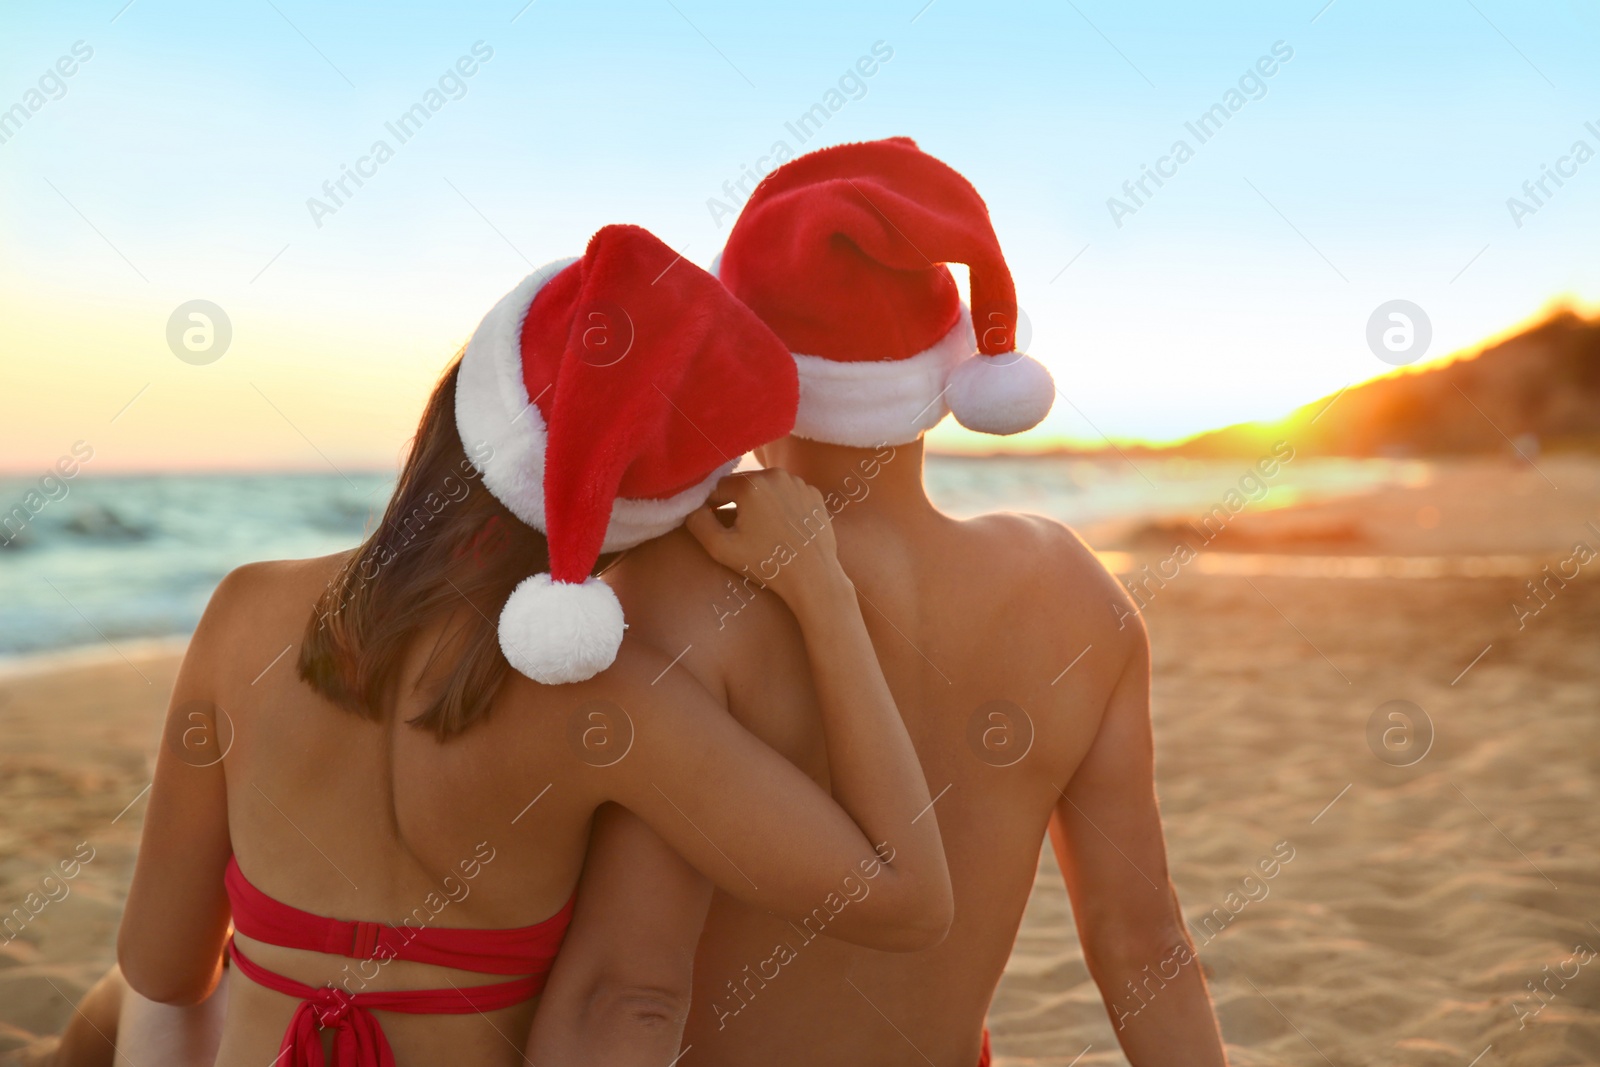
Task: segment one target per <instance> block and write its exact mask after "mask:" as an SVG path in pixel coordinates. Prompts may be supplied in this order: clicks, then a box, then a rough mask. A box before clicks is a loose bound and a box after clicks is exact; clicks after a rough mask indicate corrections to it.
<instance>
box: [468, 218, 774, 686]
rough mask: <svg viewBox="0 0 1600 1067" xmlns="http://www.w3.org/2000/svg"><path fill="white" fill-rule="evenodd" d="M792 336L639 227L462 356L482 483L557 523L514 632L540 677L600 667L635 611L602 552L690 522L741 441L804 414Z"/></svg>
mask: <svg viewBox="0 0 1600 1067" xmlns="http://www.w3.org/2000/svg"><path fill="white" fill-rule="evenodd" d="M797 400H798V386H797V384H796V379H795V369H794V362H793V361H792V360H791V359H790V358H789V354H788V352H787V350H786V349H785V347H784V345H783V342H782V341H780V340H778V338H777V337H775V336H773V333H772V331H771V330H769V329H768V328H767V327H766V326H764V325H763V324H762V322H761V320H760V319H758V318H757V317H756V316H755V315H754V314H753V313H752V312H751V311H750V310H749V309H748V308H746V307H745V306H744V305H743V304H741V303H739V301H737V300H735V299H734V298H733V297H732V296H730V295H729V294H728V292H727V290H726V289H724V288H723V287H722V286H721V285H720V284H718V282H717V280H716V279H715V278H713V277H711V276H710V275H709V274H707V273H706V272H705V271H703V270H701V269H700V268H698V267H696V266H694V264H692V263H689V262H687V261H685V260H683V258H682V257H681V256H679V255H678V254H677V253H675V252H674V251H673V250H672V249H671V248H668V247H667V246H666V245H665V244H663V243H661V241H659V240H657V239H656V238H655V237H654V236H652V235H651V234H650V233H648V232H647V231H645V230H643V229H640V228H639V227H637V226H607V227H606V228H604V229H602V230H601V231H599V232H598V233H596V234H595V235H594V237H593V238H592V239H591V240H590V241H589V247H588V249H587V250H586V251H585V252H584V255H583V258H581V259H565V260H560V261H558V262H556V263H552V264H550V265H549V266H547V267H544V268H542V269H540V270H537V271H535V272H534V273H533V274H530V275H529V276H528V277H527V278H525V279H524V280H523V281H522V284H520V285H518V286H517V287H516V288H515V289H513V290H512V291H511V292H510V293H508V294H506V295H505V296H504V297H503V298H501V300H500V302H499V303H498V304H496V305H495V306H494V308H493V310H491V311H490V312H489V314H488V315H486V316H484V319H483V322H482V323H481V324H480V325H479V326H478V329H477V331H476V332H475V333H473V335H472V339H471V340H470V341H469V342H468V343H467V348H466V352H465V353H464V354H463V355H462V357H461V370H460V373H459V376H458V378H457V382H456V428H457V429H458V430H459V431H460V434H461V440H462V443H463V444H464V445H465V446H466V448H467V452H468V454H469V455H471V456H472V458H473V462H474V464H475V465H476V466H477V468H478V470H479V472H480V473H481V474H482V475H483V483H484V485H485V486H486V487H487V488H488V490H489V491H490V492H491V493H493V494H494V495H495V497H496V499H498V500H499V501H500V502H501V503H503V504H505V505H506V507H508V508H510V509H511V511H512V512H513V513H514V514H515V515H516V516H517V517H518V518H519V519H521V520H522V521H523V522H525V523H527V524H528V525H529V526H532V527H534V528H535V529H537V530H540V531H542V532H543V533H544V534H545V536H546V538H547V539H548V542H549V546H550V571H549V573H546V574H536V575H534V576H533V577H531V578H528V579H525V580H524V581H523V582H522V583H521V584H519V585H518V586H517V588H516V590H515V591H514V592H513V593H512V594H511V597H510V599H508V600H507V601H506V605H505V609H504V610H503V611H502V612H501V614H500V648H501V650H502V651H503V652H504V653H505V656H506V659H507V660H509V661H510V663H511V665H512V666H513V667H515V668H516V669H517V670H518V671H520V672H522V673H523V674H525V675H527V676H528V677H529V678H532V679H533V680H535V681H538V682H545V683H548V684H552V685H555V684H561V683H565V682H579V681H583V680H584V679H586V678H591V677H593V676H594V675H596V674H598V673H599V672H600V671H603V670H605V668H606V667H608V666H610V665H611V663H612V661H613V660H614V659H615V658H616V655H617V649H618V648H619V647H620V645H621V644H622V632H623V630H624V629H625V628H626V627H625V624H624V623H623V620H622V606H621V605H620V604H619V603H618V601H617V598H616V594H614V593H613V592H612V591H611V589H610V587H609V586H607V585H606V584H605V583H604V582H603V581H601V580H600V579H598V578H595V577H591V572H592V571H593V570H594V566H595V562H596V561H597V560H598V559H599V557H600V555H601V554H602V553H605V552H615V551H619V550H621V549H625V548H630V547H632V546H633V545H637V544H640V543H641V542H644V541H648V540H650V539H651V538H653V537H659V536H660V535H661V534H664V533H666V532H667V531H669V530H671V529H673V528H674V527H676V526H677V525H678V524H679V523H681V522H682V521H683V520H684V518H685V517H686V516H687V515H688V514H689V513H690V512H692V511H694V510H695V509H696V508H698V507H700V506H701V505H702V504H704V503H705V501H706V498H707V497H708V496H709V495H710V493H711V490H712V488H713V487H714V486H715V485H716V484H717V482H718V480H720V479H721V478H722V477H723V476H724V475H726V474H728V473H729V472H730V471H732V470H733V468H734V465H735V464H736V463H737V462H738V460H739V457H740V456H741V455H742V454H743V453H744V452H746V451H748V450H749V449H751V448H754V447H756V446H757V445H761V444H765V443H767V442H768V441H772V440H775V439H777V438H779V437H782V436H783V435H785V434H786V433H788V432H789V429H790V427H791V426H793V424H794V412H795V405H796V403H797Z"/></svg>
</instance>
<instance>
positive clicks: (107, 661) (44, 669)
mask: <svg viewBox="0 0 1600 1067" xmlns="http://www.w3.org/2000/svg"><path fill="white" fill-rule="evenodd" d="M189 637H190V635H189V634H171V635H169V636H167V637H136V638H131V639H128V640H124V641H118V642H117V643H116V644H115V646H113V645H111V644H108V643H107V642H105V641H97V642H95V643H94V644H90V645H69V646H67V647H66V648H50V649H40V650H38V651H36V652H15V653H6V654H3V655H0V682H9V681H13V680H15V679H18V678H29V677H33V676H34V675H39V674H52V673H55V672H57V671H65V670H75V669H85V668H93V667H103V666H107V665H113V664H119V663H126V662H128V661H130V660H131V661H133V662H134V663H141V662H146V661H149V660H158V659H167V658H169V657H172V656H181V655H183V653H184V651H185V650H186V649H187V648H188V647H189Z"/></svg>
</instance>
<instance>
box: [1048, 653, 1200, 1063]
mask: <svg viewBox="0 0 1600 1067" xmlns="http://www.w3.org/2000/svg"><path fill="white" fill-rule="evenodd" d="M1050 839H1051V842H1052V843H1053V844H1054V845H1055V851H1056V858H1057V860H1058V861H1059V862H1060V865H1061V874H1062V877H1063V878H1064V879H1065V880H1066V883H1067V893H1068V894H1069V895H1070V896H1071V898H1072V913H1073V915H1074V917H1075V919H1076V921H1077V926H1078V938H1079V940H1080V941H1081V942H1082V944H1083V954H1084V961H1085V963H1087V964H1088V967H1089V973H1090V974H1091V975H1093V976H1094V980H1095V984H1096V985H1098V986H1099V987H1100V995H1101V997H1102V998H1103V999H1104V1000H1105V1003H1106V1011H1107V1013H1108V1014H1109V1015H1110V1016H1111V1021H1112V1024H1113V1025H1114V1026H1115V1027H1116V1031H1117V1039H1118V1040H1119V1041H1120V1042H1121V1043H1122V1049H1123V1052H1124V1053H1126V1054H1127V1057H1128V1061H1129V1062H1130V1063H1132V1064H1134V1065H1135V1067H1150V1065H1162V1064H1170V1063H1177V1062H1180V1061H1181V1062H1183V1063H1184V1064H1192V1065H1202V1064H1203V1065H1213V1067H1214V1065H1225V1064H1226V1062H1227V1060H1226V1056H1225V1054H1224V1052H1223V1048H1222V1035H1221V1033H1220V1032H1219V1031H1218V1029H1217V1021H1216V1016H1215V1015H1214V1014H1213V1012H1212V1008H1211V998H1210V995H1209V994H1208V993H1207V991H1206V983H1205V977H1204V976H1203V975H1202V974H1201V973H1200V959H1199V956H1198V955H1196V953H1195V949H1194V943H1193V942H1192V941H1190V939H1189V934H1188V931H1187V929H1186V928H1185V926H1184V922H1183V914H1182V912H1181V910H1180V908H1179V905H1178V898H1177V894H1176V892H1175V891H1174V890H1173V888H1172V882H1171V880H1170V878H1169V877H1168V874H1167V846H1166V841H1165V839H1164V838H1163V837H1162V833H1161V813H1160V810H1159V809H1158V808H1157V806H1156V794H1155V771H1154V749H1153V744H1152V738H1151V730H1150V642H1149V638H1148V636H1147V635H1146V634H1145V632H1144V628H1143V626H1142V625H1141V626H1139V627H1138V629H1137V631H1136V640H1135V641H1134V643H1133V647H1132V648H1131V649H1130V652H1129V656H1128V660H1127V663H1126V664H1125V665H1124V667H1123V671H1122V674H1121V676H1120V678H1119V679H1118V681H1117V683H1116V686H1115V688H1114V689H1113V691H1112V694H1111V699H1110V701H1109V703H1108V704H1107V706H1106V710H1105V714H1104V715H1103V716H1102V718H1101V722H1100V729H1099V732H1098V733H1097V734H1096V735H1095V739H1094V741H1093V743H1092V744H1091V745H1090V747H1089V752H1088V754H1087V755H1086V756H1085V757H1084V760H1083V762H1082V763H1081V764H1080V765H1079V767H1078V769H1077V771H1076V773H1074V774H1073V776H1072V780H1071V781H1070V782H1068V783H1067V786H1066V789H1065V790H1064V792H1063V795H1062V797H1061V799H1060V800H1059V801H1058V802H1057V803H1056V810H1055V813H1054V815H1053V816H1052V817H1051V819H1050Z"/></svg>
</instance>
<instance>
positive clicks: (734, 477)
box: [684, 469, 853, 611]
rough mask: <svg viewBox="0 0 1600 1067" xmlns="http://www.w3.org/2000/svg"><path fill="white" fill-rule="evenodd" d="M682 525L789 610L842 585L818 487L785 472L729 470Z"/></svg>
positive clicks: (721, 560)
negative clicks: (727, 519) (727, 520)
mask: <svg viewBox="0 0 1600 1067" xmlns="http://www.w3.org/2000/svg"><path fill="white" fill-rule="evenodd" d="M723 504H733V505H734V507H735V508H736V509H737V510H736V512H735V514H734V518H733V525H731V526H725V525H723V523H722V520H721V518H720V517H719V516H718V514H717V512H716V510H715V509H716V508H718V507H720V506H722V505H723ZM684 525H685V526H687V527H688V530H689V532H690V533H691V534H693V535H694V537H695V540H697V541H699V542H700V544H701V546H702V547H703V548H704V549H705V550H706V554H707V555H709V556H710V557H711V558H712V559H714V560H716V561H717V562H718V563H720V564H722V565H723V566H724V567H727V568H728V569H729V570H733V571H740V572H742V573H744V574H748V575H750V576H751V577H753V578H755V579H756V580H757V581H758V582H760V583H761V584H762V585H765V586H766V587H768V588H769V589H771V590H772V591H773V592H774V593H777V594H778V596H780V597H782V598H783V600H784V602H785V603H786V604H788V605H789V606H790V608H791V609H794V610H797V611H798V610H800V609H801V608H803V607H804V606H805V604H806V603H807V602H808V601H810V600H813V599H815V596H816V595H817V594H835V593H838V592H839V591H841V590H842V589H848V588H850V584H849V579H848V578H846V577H845V574H844V570H843V569H842V568H841V567H840V566H839V555H838V543H837V541H836V540H835V538H834V532H833V520H832V518H831V517H830V516H829V514H828V507H827V505H826V504H825V503H824V502H823V497H822V493H821V492H819V491H818V490H816V489H814V488H812V487H811V486H809V485H807V484H806V483H805V482H803V481H801V480H800V479H799V478H796V477H795V476H794V475H792V474H790V473H788V472H787V471H782V470H776V469H769V470H761V471H752V472H750V473H748V474H730V475H729V476H728V477H726V478H724V479H722V481H720V482H718V483H717V488H716V490H715V491H714V492H713V493H712V494H711V498H710V500H709V501H707V503H706V506H705V507H703V508H700V509H699V510H697V511H695V512H693V513H692V514H690V516H689V518H688V519H687V520H686V522H685V524H684ZM852 599H853V598H852Z"/></svg>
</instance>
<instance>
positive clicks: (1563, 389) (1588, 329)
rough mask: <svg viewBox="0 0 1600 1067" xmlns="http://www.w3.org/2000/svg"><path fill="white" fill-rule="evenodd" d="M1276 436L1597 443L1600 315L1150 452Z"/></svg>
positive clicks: (1360, 448)
mask: <svg viewBox="0 0 1600 1067" xmlns="http://www.w3.org/2000/svg"><path fill="white" fill-rule="evenodd" d="M1278 440H1288V441H1290V442H1291V443H1292V444H1293V445H1294V447H1295V450H1296V452H1298V453H1300V454H1303V455H1333V456H1443V455H1472V454H1485V453H1494V452H1510V451H1511V450H1512V449H1513V447H1515V448H1516V449H1518V450H1520V451H1522V452H1524V453H1525V454H1527V455H1530V456H1531V455H1533V454H1535V453H1536V452H1537V451H1538V450H1539V449H1541V448H1546V449H1548V448H1557V449H1572V448H1577V449H1583V450H1597V449H1600V319H1594V320H1591V319H1585V318H1583V317H1581V316H1579V315H1577V314H1575V313H1574V312H1572V311H1570V310H1563V311H1560V312H1557V313H1555V314H1553V315H1551V316H1550V317H1549V318H1547V319H1545V320H1544V321H1542V322H1540V323H1538V324H1537V325H1535V326H1532V327H1530V328H1529V329H1527V330H1524V331H1523V332H1521V333H1519V334H1516V335H1514V336H1512V337H1509V338H1507V339H1505V340H1503V341H1500V342H1498V343H1497V344H1494V345H1492V346H1490V347H1487V348H1485V349H1483V350H1482V351H1480V352H1477V353H1474V354H1469V355H1465V356H1462V357H1460V358H1457V359H1454V360H1452V361H1449V362H1446V363H1441V364H1437V365H1434V366H1430V367H1427V368H1425V369H1422V370H1416V371H1410V370H1407V371H1402V372H1399V373H1396V374H1393V375H1390V376H1387V377H1384V378H1378V379H1375V380H1373V381H1370V382H1364V383H1363V384H1361V385H1357V386H1352V387H1350V388H1349V389H1346V390H1344V391H1343V392H1342V393H1338V394H1334V395H1332V396H1326V397H1323V398H1322V399H1320V400H1318V401H1316V402H1314V403H1311V404H1307V405H1305V406H1304V407H1301V408H1299V409H1297V410H1295V411H1294V412H1293V413H1291V414H1290V415H1288V416H1287V417H1286V418H1283V419H1279V420H1276V421H1273V422H1254V423H1242V424H1240V425H1237V426H1229V427H1227V428H1225V429H1221V430H1214V431H1211V432H1209V433H1205V434H1201V435H1200V436H1198V437H1193V438H1190V439H1189V440H1187V441H1184V442H1182V443H1181V444H1178V445H1175V446H1172V447H1170V448H1164V449H1155V450H1152V451H1158V452H1160V453H1162V454H1165V455H1173V454H1178V455H1188V456H1224V455H1228V456H1231V455H1241V454H1245V455H1253V454H1256V453H1258V452H1260V451H1261V450H1262V449H1263V447H1266V446H1270V444H1271V443H1272V442H1274V441H1278ZM1513 442H1515V445H1514V446H1513Z"/></svg>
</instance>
